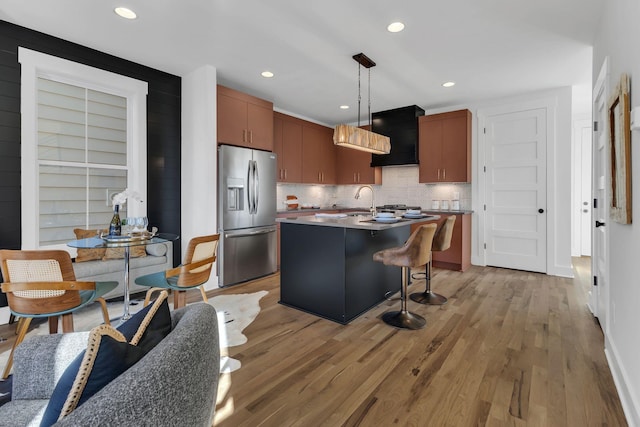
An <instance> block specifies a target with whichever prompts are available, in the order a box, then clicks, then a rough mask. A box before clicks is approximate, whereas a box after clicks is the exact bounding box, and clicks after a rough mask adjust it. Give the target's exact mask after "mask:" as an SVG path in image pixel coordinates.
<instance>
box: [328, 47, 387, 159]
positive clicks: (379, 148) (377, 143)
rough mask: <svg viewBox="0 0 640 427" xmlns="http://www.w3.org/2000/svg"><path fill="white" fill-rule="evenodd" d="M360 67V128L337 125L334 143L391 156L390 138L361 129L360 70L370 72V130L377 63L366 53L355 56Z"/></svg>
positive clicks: (359, 98)
mask: <svg viewBox="0 0 640 427" xmlns="http://www.w3.org/2000/svg"><path fill="white" fill-rule="evenodd" d="M353 59H354V60H355V61H356V62H357V63H358V64H359V65H358V126H357V127H356V126H351V125H345V124H343V125H337V126H336V127H335V129H334V131H333V143H334V144H335V145H339V146H341V147H347V148H353V149H356V150H360V151H366V152H369V153H373V154H389V153H390V152H391V142H390V139H389V137H388V136H384V135H380V134H378V133H373V132H370V131H368V130H364V129H360V100H361V95H360V69H361V67H365V68H366V69H367V70H368V71H369V83H368V103H369V128H371V67H375V66H376V63H375V62H373V61H372V60H371V59H369V58H368V57H367V56H366V55H365V54H364V53H359V54H357V55H353Z"/></svg>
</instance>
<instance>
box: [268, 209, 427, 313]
mask: <svg viewBox="0 0 640 427" xmlns="http://www.w3.org/2000/svg"><path fill="white" fill-rule="evenodd" d="M437 219H439V217H438V216H437V215H430V216H425V217H423V218H421V219H405V218H398V221H397V222H393V223H382V222H377V221H375V220H373V219H372V218H371V216H364V215H353V216H342V215H340V216H339V215H337V214H335V215H331V214H327V215H326V216H303V217H292V218H278V222H279V223H280V227H281V228H280V232H281V236H280V238H281V265H280V303H281V304H283V305H286V306H289V307H293V308H297V309H299V310H303V311H305V312H308V313H312V314H315V315H317V316H320V317H324V318H326V319H330V320H333V321H335V322H338V323H342V324H347V323H349V322H350V321H351V320H353V319H355V318H356V317H358V316H359V315H361V314H362V313H364V312H366V311H367V310H369V309H370V308H372V307H375V306H376V305H378V304H380V303H381V302H382V301H384V300H385V295H388V294H391V293H395V292H397V291H398V290H399V289H400V282H401V269H400V267H393V266H386V265H384V264H382V263H379V262H375V261H373V254H374V253H375V252H377V251H380V250H383V249H388V248H392V247H396V246H402V245H403V244H404V242H405V241H406V240H407V239H408V238H409V235H410V226H411V224H414V223H416V222H424V221H430V220H437Z"/></svg>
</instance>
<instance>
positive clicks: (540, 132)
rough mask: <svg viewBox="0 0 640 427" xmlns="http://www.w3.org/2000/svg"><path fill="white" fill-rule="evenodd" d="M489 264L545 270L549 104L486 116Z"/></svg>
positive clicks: (520, 268) (487, 256)
mask: <svg viewBox="0 0 640 427" xmlns="http://www.w3.org/2000/svg"><path fill="white" fill-rule="evenodd" d="M484 132H485V133H486V134H485V141H486V145H485V147H486V150H485V167H486V175H485V176H486V180H485V191H486V194H485V200H486V201H487V204H486V213H485V218H486V221H485V242H486V251H485V255H486V262H487V265H492V266H496V267H506V268H513V269H518V270H528V271H536V272H542V273H545V272H546V271H547V263H546V257H547V250H546V246H547V239H546V233H547V221H546V218H547V214H546V145H547V124H546V109H545V108H537V109H530V110H523V111H515V112H508V113H504V114H496V115H490V116H487V118H486V121H485V129H484Z"/></svg>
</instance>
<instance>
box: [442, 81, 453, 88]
mask: <svg viewBox="0 0 640 427" xmlns="http://www.w3.org/2000/svg"><path fill="white" fill-rule="evenodd" d="M455 85H456V82H444V83H442V86H444V87H451V86H455Z"/></svg>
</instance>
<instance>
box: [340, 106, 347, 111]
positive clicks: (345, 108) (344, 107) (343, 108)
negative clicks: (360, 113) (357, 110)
mask: <svg viewBox="0 0 640 427" xmlns="http://www.w3.org/2000/svg"><path fill="white" fill-rule="evenodd" d="M340 109H341V110H348V109H349V106H348V105H341V106H340Z"/></svg>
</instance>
